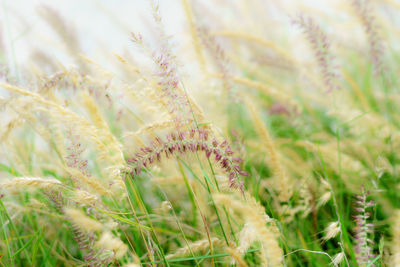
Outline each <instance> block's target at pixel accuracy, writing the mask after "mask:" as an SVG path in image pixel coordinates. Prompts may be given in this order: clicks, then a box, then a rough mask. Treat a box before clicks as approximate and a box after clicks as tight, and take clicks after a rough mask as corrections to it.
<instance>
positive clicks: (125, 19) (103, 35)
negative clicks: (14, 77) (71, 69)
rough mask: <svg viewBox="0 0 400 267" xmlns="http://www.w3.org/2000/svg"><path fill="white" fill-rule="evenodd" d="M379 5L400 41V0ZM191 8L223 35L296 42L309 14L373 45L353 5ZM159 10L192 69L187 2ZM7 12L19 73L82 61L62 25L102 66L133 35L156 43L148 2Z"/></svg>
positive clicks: (33, 5) (307, 1) (285, 0)
mask: <svg viewBox="0 0 400 267" xmlns="http://www.w3.org/2000/svg"><path fill="white" fill-rule="evenodd" d="M371 2H372V5H371V6H372V8H374V10H379V16H377V17H376V20H377V21H378V22H379V25H381V26H382V27H387V28H390V29H391V31H392V32H384V38H387V39H390V38H392V37H391V35H396V36H397V35H398V34H399V33H400V30H399V29H400V27H399V20H400V18H399V17H398V16H396V12H397V11H398V10H399V9H400V2H399V1H396V0H379V1H377V0H375V1H371ZM191 4H192V6H193V9H194V10H193V12H194V13H195V15H196V19H197V20H199V21H197V22H196V23H198V24H201V25H206V26H207V27H209V28H211V30H215V31H223V30H225V29H228V28H230V29H233V28H234V29H236V30H237V31H241V30H243V31H244V30H246V31H247V32H248V30H249V29H252V31H254V32H253V34H254V35H258V36H263V37H264V38H265V39H266V40H271V39H277V38H278V39H280V40H279V42H280V43H282V41H284V42H286V43H292V44H293V42H296V41H298V38H302V37H301V31H299V30H298V29H296V27H293V25H291V23H290V17H291V16H295V15H296V14H299V13H302V14H303V13H305V14H307V15H311V16H313V18H314V19H315V20H316V22H317V23H318V24H319V25H320V26H321V27H322V28H323V30H324V31H325V32H326V33H327V34H328V36H332V35H334V36H335V38H332V40H335V42H336V43H334V44H333V46H335V45H337V44H340V45H346V46H354V48H357V46H358V44H363V43H365V34H364V33H363V29H362V26H361V25H360V23H358V22H357V21H356V16H354V14H353V13H354V10H353V9H352V6H351V5H352V1H350V0H331V1H319V0H298V1H290V0H279V1H260V0H253V1H238V0H235V1H228V0H212V1H211V0H208V1H191ZM159 6H160V12H161V16H162V20H163V25H164V26H165V30H166V32H167V33H168V34H170V35H172V36H173V39H172V43H174V44H175V46H174V48H175V49H177V50H179V53H177V54H179V57H180V59H181V61H185V64H184V65H185V66H186V67H188V66H190V65H191V64H190V61H189V60H185V59H186V58H187V57H190V55H188V53H190V52H192V50H190V49H185V46H187V45H189V43H190V38H189V37H188V36H189V35H188V34H187V31H188V28H189V27H188V25H187V20H186V18H185V13H184V10H183V5H182V1H181V0H168V1H167V0H161V1H159ZM254 7H257V8H254ZM255 13H257V14H255ZM0 14H1V18H0V38H1V39H0V46H1V48H0V53H1V62H2V63H3V64H5V62H8V65H9V68H10V69H11V71H12V72H16V71H17V70H16V68H22V67H23V66H22V65H23V64H27V63H28V62H35V61H38V60H39V58H41V57H43V56H44V55H46V56H47V57H49V58H56V59H57V60H59V61H60V63H62V64H66V65H68V64H72V63H73V62H74V61H73V59H71V58H69V57H68V54H69V53H66V52H68V51H67V50H68V47H67V46H66V45H65V43H64V40H63V38H62V37H60V33H59V31H58V30H57V29H56V28H57V27H65V30H64V32H65V34H67V35H68V34H70V35H71V36H70V37H68V38H75V42H76V46H77V47H76V49H79V50H80V51H81V53H82V54H84V55H86V56H88V57H90V58H93V59H95V60H96V61H97V62H99V63H101V64H108V63H109V58H110V56H111V54H112V52H116V53H119V54H123V53H124V52H125V53H127V52H128V51H131V50H132V47H133V44H132V42H130V40H129V39H130V32H136V33H142V34H143V35H144V36H145V37H146V38H151V36H152V33H154V27H153V25H152V24H153V19H152V11H151V4H150V1H145V0H140V1H138V0H136V1H123V0H115V1H101V0H87V1H77V0H72V1H70V0H51V1H50V0H32V1H27V0H2V1H1V13H0ZM52 16H53V17H52ZM55 17H59V18H60V21H62V22H63V23H64V25H58V26H57V23H55V22H54V20H57V18H55ZM51 25H53V26H51ZM396 25H397V26H396ZM392 26H394V27H392ZM61 32H62V30H61ZM387 43H389V44H390V45H391V46H392V47H390V48H394V47H393V46H398V45H399V44H398V43H396V42H390V40H389V41H388V42H387ZM304 48H305V47H304V46H302V44H301V42H300V44H299V45H295V46H291V47H290V50H293V49H294V50H296V49H297V51H298V53H297V56H298V57H300V58H301V57H303V56H304V57H307V56H309V54H307V53H304V50H305V49H304ZM285 49H289V48H285ZM306 50H307V49H306ZM295 52H296V51H295ZM182 58H183V59H182ZM17 66H19V67H17Z"/></svg>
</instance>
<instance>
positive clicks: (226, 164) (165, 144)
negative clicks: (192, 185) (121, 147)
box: [128, 129, 248, 188]
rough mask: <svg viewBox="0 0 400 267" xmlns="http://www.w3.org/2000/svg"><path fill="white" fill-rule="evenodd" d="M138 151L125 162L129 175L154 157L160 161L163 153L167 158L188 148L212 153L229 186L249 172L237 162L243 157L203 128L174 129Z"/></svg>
mask: <svg viewBox="0 0 400 267" xmlns="http://www.w3.org/2000/svg"><path fill="white" fill-rule="evenodd" d="M140 150H141V151H140V152H138V153H136V154H135V156H134V157H133V158H131V159H128V162H129V163H130V164H131V166H132V169H131V176H132V177H134V176H135V175H136V176H137V175H140V173H141V171H142V168H143V167H144V168H147V167H148V166H150V165H152V164H153V163H154V162H155V161H161V158H162V157H163V156H165V157H166V158H169V157H171V156H173V155H176V154H184V153H187V152H192V153H195V152H204V153H205V155H206V157H207V158H210V157H211V156H212V155H214V157H215V161H217V162H218V163H219V164H220V166H221V167H222V169H223V170H224V171H225V172H226V173H228V177H229V183H230V186H231V187H240V188H243V184H242V182H240V181H239V176H240V175H241V176H248V173H247V172H245V171H243V170H242V169H241V168H240V166H239V165H238V164H240V163H241V162H242V159H241V158H239V157H235V156H234V152H233V151H232V149H231V147H230V145H229V144H228V142H227V141H226V140H224V141H222V142H219V141H217V140H216V139H215V138H214V139H212V140H210V139H209V133H208V132H207V131H206V130H203V129H191V130H190V131H185V132H176V133H175V132H173V133H171V134H169V135H167V137H166V141H163V140H161V139H160V138H159V137H156V138H155V140H154V141H153V142H151V145H150V146H148V147H143V148H141V149H140Z"/></svg>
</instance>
